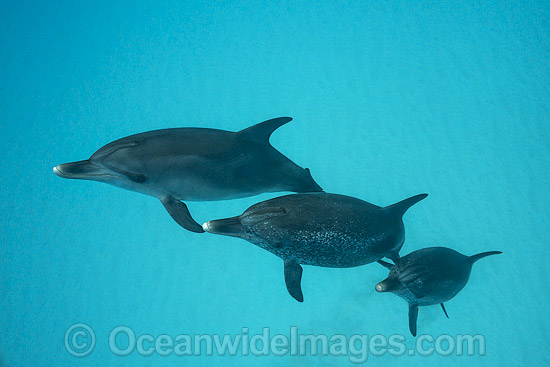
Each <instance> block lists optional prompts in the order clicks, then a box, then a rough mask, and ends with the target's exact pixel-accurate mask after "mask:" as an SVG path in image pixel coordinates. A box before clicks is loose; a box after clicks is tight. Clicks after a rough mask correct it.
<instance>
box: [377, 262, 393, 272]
mask: <svg viewBox="0 0 550 367" xmlns="http://www.w3.org/2000/svg"><path fill="white" fill-rule="evenodd" d="M378 263H379V264H380V265H382V266H385V267H386V268H388V269H390V270H391V269H392V268H393V265H392V264H390V263H389V262H387V261H384V260H378Z"/></svg>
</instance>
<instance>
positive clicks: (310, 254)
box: [203, 192, 427, 302]
mask: <svg viewBox="0 0 550 367" xmlns="http://www.w3.org/2000/svg"><path fill="white" fill-rule="evenodd" d="M426 196H427V194H421V195H416V196H413V197H411V198H409V199H406V200H403V201H401V202H399V203H397V204H393V205H390V206H387V207H384V208H381V207H379V206H376V205H373V204H370V203H367V202H366V201H363V200H360V199H356V198H353V197H350V196H344V195H337V194H327V193H324V192H323V193H307V194H292V195H285V196H281V197H277V198H274V199H271V200H266V201H263V202H261V203H258V204H255V205H253V206H251V207H250V208H248V209H246V210H245V212H244V213H243V214H242V215H240V216H237V217H232V218H226V219H218V220H211V221H209V222H206V223H204V224H203V228H204V230H205V231H207V232H210V233H215V234H221V235H226V236H233V237H239V238H242V239H245V240H247V241H249V242H252V243H253V244H255V245H257V246H259V247H261V248H263V249H265V250H267V251H269V252H271V253H273V254H275V255H277V256H279V257H280V258H281V259H283V261H284V275H285V283H286V287H287V290H288V292H289V293H290V295H291V296H292V297H294V298H295V299H296V300H297V301H298V302H303V300H304V298H303V294H302V288H301V285H300V283H301V279H302V267H301V266H300V264H305V265H316V266H324V267H332V268H349V267H354V266H359V265H364V264H368V263H371V262H374V261H377V260H380V259H381V258H383V257H388V258H390V259H393V260H397V259H398V258H399V250H400V249H401V247H402V246H403V241H404V240H405V228H404V226H403V220H402V217H403V214H405V212H406V211H407V209H409V208H410V207H411V206H412V205H414V204H415V203H417V202H419V201H420V200H422V199H424V198H425V197H426Z"/></svg>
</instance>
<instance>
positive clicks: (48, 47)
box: [0, 1, 550, 367]
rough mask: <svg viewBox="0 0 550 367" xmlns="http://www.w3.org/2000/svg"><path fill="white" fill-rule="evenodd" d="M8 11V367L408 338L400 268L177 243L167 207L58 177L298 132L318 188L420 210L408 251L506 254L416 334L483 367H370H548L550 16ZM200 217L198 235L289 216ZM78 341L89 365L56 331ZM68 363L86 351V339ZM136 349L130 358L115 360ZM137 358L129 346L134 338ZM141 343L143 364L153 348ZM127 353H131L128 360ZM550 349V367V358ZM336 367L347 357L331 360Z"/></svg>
mask: <svg viewBox="0 0 550 367" xmlns="http://www.w3.org/2000/svg"><path fill="white" fill-rule="evenodd" d="M1 8H2V10H1V11H0V37H1V38H0V50H1V54H0V66H1V67H0V78H1V79H0V81H1V82H0V128H1V137H2V145H1V160H0V163H1V167H0V168H1V170H0V172H1V173H0V179H1V181H0V184H1V190H0V199H1V200H0V205H1V213H2V221H1V227H0V228H1V246H0V275H1V278H0V366H2V367H4V366H8V367H12V366H54V365H55V366H98V365H103V366H136V365H144V366H215V365H223V366H254V365H265V366H348V365H350V364H351V363H352V361H351V360H350V356H349V355H348V356H338V355H312V353H309V352H308V353H306V355H304V356H293V355H290V353H288V354H285V355H283V356H277V355H274V354H273V353H270V355H269V356H255V355H248V356H247V355H243V354H244V353H237V355H236V356H230V355H225V356H221V355H217V354H215V353H214V355H213V356H206V355H205V354H206V352H207V350H206V347H205V346H203V348H202V349H201V350H200V351H199V352H201V353H196V354H201V355H193V356H178V355H176V353H175V352H174V353H170V355H169V356H161V355H160V354H162V353H158V352H157V353H155V354H154V355H153V356H144V355H143V354H140V353H139V352H138V351H137V350H136V351H133V352H132V353H131V354H130V355H129V356H125V357H122V356H118V355H116V353H114V352H113V350H112V348H111V347H110V346H109V335H110V334H111V331H112V330H113V329H115V328H116V327H118V326H127V327H129V328H131V329H132V330H133V331H134V332H135V334H136V335H137V336H140V335H144V334H150V335H152V336H153V337H154V338H158V337H159V335H162V334H166V335H168V336H170V337H172V338H175V337H176V336H177V335H180V334H185V335H191V336H193V335H195V334H205V335H224V334H229V335H232V336H236V335H237V334H243V333H242V329H243V328H248V330H249V334H250V335H255V334H261V333H262V330H263V328H264V327H269V328H270V332H271V334H272V335H274V334H283V335H286V336H290V334H291V327H298V329H299V332H300V333H302V334H316V335H320V334H322V335H327V336H329V337H330V336H333V335H340V334H341V335H344V336H346V337H349V338H351V336H353V335H369V336H372V335H377V334H379V335H382V336H384V337H387V338H389V337H390V336H392V335H397V334H399V335H403V336H404V337H405V338H406V342H405V344H406V347H407V348H414V346H415V338H413V337H412V336H411V335H410V334H409V332H408V324H407V305H406V303H405V302H404V301H403V300H402V299H400V298H398V297H396V296H395V295H392V294H378V293H376V292H375V290H374V286H375V284H376V283H377V282H378V281H380V280H382V279H384V278H385V277H386V275H387V270H386V269H385V268H383V267H381V266H379V265H377V264H371V265H366V266H362V267H358V268H353V269H326V268H318V267H312V266H304V276H303V280H302V288H303V290H304V296H305V302H304V303H303V304H299V303H298V302H296V301H295V300H293V299H292V298H291V297H290V296H289V295H288V294H287V291H286V289H285V286H284V280H283V267H282V262H281V261H280V259H278V258H276V257H275V256H273V255H272V254H270V253H268V252H266V251H264V250H261V249H260V248H258V247H255V246H253V245H252V244H250V243H248V242H245V241H243V240H239V239H235V238H228V237H221V236H215V235H210V234H200V235H197V234H194V233H190V232H187V231H184V230H183V229H181V228H180V227H179V226H178V225H177V224H176V223H175V222H174V221H173V220H172V219H171V218H170V217H169V216H168V214H167V213H166V212H165V210H164V208H163V207H162V205H161V204H160V203H159V202H158V200H156V199H154V198H150V197H147V196H143V195H139V194H137V193H133V192H129V191H124V190H121V189H119V188H115V187H112V186H108V185H104V184H100V183H95V182H84V181H67V180H63V179H61V178H59V177H56V176H55V175H54V174H53V173H52V167H53V166H54V165H57V164H59V163H63V162H68V161H74V160H79V159H86V158H87V157H88V156H89V155H91V154H92V153H93V152H94V151H95V150H96V149H97V148H99V147H100V146H102V145H104V144H106V143H108V142H110V141H112V140H115V139H117V138H120V137H123V136H127V135H130V134H133V133H138V132H142V131H148V130H153V129H157V128H166V127H186V126H200V127H213V128H219V129H226V130H232V131H236V130H240V129H243V128H246V127H248V126H250V125H252V124H254V123H257V122H260V121H262V120H265V119H268V118H272V117H277V116H292V117H293V118H294V120H293V121H292V122H291V123H289V124H287V125H285V126H284V127H282V128H280V129H279V130H277V131H276V132H275V133H274V134H273V136H272V138H271V142H272V144H273V145H274V146H275V147H276V148H277V149H279V150H280V151H281V152H283V153H284V154H285V155H287V156H288V157H290V158H291V159H293V160H294V161H295V162H296V163H297V164H299V165H300V166H302V167H308V168H310V169H311V172H312V174H313V177H314V178H315V179H316V180H317V182H318V183H319V184H320V185H321V186H322V187H323V188H324V189H325V190H326V191H328V192H334V193H341V194H346V195H351V196H355V197H358V198H361V199H364V200H366V201H369V202H371V203H374V204H378V205H387V204H391V203H394V202H396V201H398V200H401V199H404V198H406V197H409V196H412V195H415V194H418V193H422V192H427V193H429V197H428V198H427V199H425V200H424V201H422V202H420V203H419V204H417V205H415V206H414V207H413V208H411V210H409V211H408V212H407V214H406V215H405V226H406V231H407V235H406V241H405V245H404V247H403V249H402V251H401V254H402V255H404V254H407V253H409V252H411V251H414V250H416V249H419V248H422V247H428V246H447V247H451V248H453V249H456V250H458V251H460V252H462V253H464V254H467V255H472V254H475V253H478V252H482V251H489V250H501V251H503V254H502V255H499V256H494V257H490V258H487V259H484V260H481V261H479V262H478V263H476V264H475V266H474V269H473V271H472V276H471V278H470V281H469V283H468V285H467V286H466V288H465V289H464V290H463V291H462V292H461V293H459V294H458V295H457V296H456V297H455V298H454V299H452V300H451V301H449V302H447V304H446V307H447V311H448V313H449V316H450V318H449V319H447V318H445V316H444V314H443V313H442V311H441V309H440V307H439V306H431V307H424V308H421V309H420V313H419V319H418V329H419V334H429V335H432V336H433V337H434V338H437V337H438V336H441V335H451V336H456V335H459V334H468V335H477V334H479V335H483V336H484V338H485V340H486V353H485V354H486V355H484V356H480V355H474V356H457V355H456V354H452V355H450V356H442V355H440V354H438V353H435V354H432V355H429V356H421V355H418V353H417V354H416V355H415V356H410V355H408V353H407V354H405V355H402V356H394V355H391V354H389V353H385V354H384V355H382V356H374V355H369V357H368V360H367V361H366V363H367V364H372V365H384V366H385V365H388V366H397V365H399V366H401V365H423V366H440V365H441V364H442V363H445V365H451V366H459V365H468V366H474V365H476V366H477V365H509V366H512V365H547V364H548V363H549V362H550V359H549V357H548V355H547V351H548V350H549V347H550V343H549V342H548V335H549V333H550V320H549V318H548V316H547V314H546V312H545V308H546V307H547V305H548V303H549V301H550V295H549V289H550V288H549V284H548V280H549V279H550V272H549V270H548V265H547V260H546V255H547V254H548V250H547V247H548V242H549V241H548V240H549V232H550V228H549V224H548V217H549V215H550V211H549V209H548V208H549V205H550V196H549V191H548V187H550V173H549V171H548V163H547V162H548V161H547V160H548V156H549V154H550V140H549V138H550V136H549V131H550V124H549V121H550V100H549V97H548V96H549V95H550V91H549V85H550V84H549V82H550V68H549V65H550V64H549V55H550V53H549V51H550V41H549V39H550V38H549V35H550V29H549V28H550V26H549V25H550V22H549V20H550V19H549V18H550V7H549V6H548V3H546V2H536V1H535V2H527V1H524V2H517V3H514V4H510V3H509V2H492V3H490V4H486V5H482V4H475V5H474V4H473V2H472V4H469V5H468V4H463V3H462V2H445V4H444V5H443V4H441V5H439V4H434V3H431V2H414V3H411V2H404V1H403V2H401V1H396V2H364V1H349V2H346V3H345V4H344V3H343V2H334V1H331V2H322V3H316V4H313V3H312V2H293V1H292V2H290V1H289V2H253V1H250V2H246V1H241V2H212V3H207V2H191V1H185V2H163V3H162V4H156V5H153V2H144V1H133V2H115V3H113V2H111V1H103V2H90V3H86V2H68V1H67V2H54V3H51V2H28V1H18V2H4V3H3V4H2V7H1ZM277 195H278V194H274V195H268V194H266V195H260V196H256V197H252V198H246V199H239V200H232V201H221V202H193V203H189V207H190V210H191V212H192V213H193V216H194V217H195V218H196V219H197V220H198V221H199V222H201V223H202V222H204V221H206V220H210V219H216V218H222V217H227V216H233V215H237V214H240V213H241V212H242V211H244V210H245V209H246V208H247V207H248V206H250V205H252V204H254V203H256V202H259V201H261V200H265V199H267V198H271V197H274V196H277ZM77 323H84V324H86V325H89V326H90V327H91V328H92V329H93V331H94V333H95V335H96V345H95V348H94V350H93V351H92V352H91V354H89V355H88V356H86V357H83V358H77V357H74V356H72V355H71V354H70V353H69V352H68V350H67V348H66V345H65V342H64V340H65V333H66V331H67V330H68V329H69V327H71V325H73V324H77ZM76 339H77V340H76V341H77V346H79V345H84V344H86V343H87V342H89V341H90V339H87V338H86V337H77V338H76ZM124 342H125V339H124V338H122V339H119V340H118V342H117V343H119V344H117V345H120V346H122V347H123V346H124ZM126 342H127V340H126ZM146 345H147V346H148V347H150V346H151V344H146ZM122 347H121V348H122ZM545 351H546V352H545ZM333 354H334V353H333Z"/></svg>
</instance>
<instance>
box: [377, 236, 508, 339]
mask: <svg viewBox="0 0 550 367" xmlns="http://www.w3.org/2000/svg"><path fill="white" fill-rule="evenodd" d="M501 253H502V252H500V251H489V252H482V253H480V254H477V255H473V256H464V255H462V254H461V253H459V252H456V251H455V250H451V249H450V248H446V247H429V248H424V249H421V250H417V251H414V252H411V253H410V254H408V255H406V256H403V257H402V258H400V259H398V260H397V261H396V262H395V265H392V264H390V263H387V262H385V261H378V262H379V263H380V264H382V265H384V266H385V267H386V268H388V269H390V274H389V276H388V277H387V278H386V279H385V280H383V281H381V282H380V283H378V284H377V285H376V290H377V291H378V292H393V293H395V294H397V295H398V296H399V297H401V298H404V299H405V300H406V301H407V302H409V329H410V331H411V334H412V335H413V336H416V319H417V317H418V306H429V305H436V304H438V303H439V304H441V307H442V308H443V312H445V316H447V317H449V315H447V311H446V310H445V306H444V305H443V302H446V301H448V300H450V299H451V298H453V297H454V296H456V295H457V293H458V292H460V290H461V289H462V288H464V286H465V285H466V283H467V282H468V279H469V278H470V271H471V270H472V264H473V263H474V262H476V261H477V260H479V259H481V258H483V257H485V256H489V255H497V254H501Z"/></svg>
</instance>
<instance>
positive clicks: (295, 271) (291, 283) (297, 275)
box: [285, 259, 304, 302]
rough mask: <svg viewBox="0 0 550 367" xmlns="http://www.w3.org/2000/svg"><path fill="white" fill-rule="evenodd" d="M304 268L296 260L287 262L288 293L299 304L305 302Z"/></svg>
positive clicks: (286, 281) (286, 280)
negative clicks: (303, 289) (303, 290)
mask: <svg viewBox="0 0 550 367" xmlns="http://www.w3.org/2000/svg"><path fill="white" fill-rule="evenodd" d="M301 281H302V267H301V266H300V264H298V263H297V262H296V260H294V259H291V260H285V283H286V289H287V290H288V293H290V295H291V296H292V297H293V298H294V299H295V300H296V301H298V302H304V295H303V294H302V286H301V284H300V283H301Z"/></svg>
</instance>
